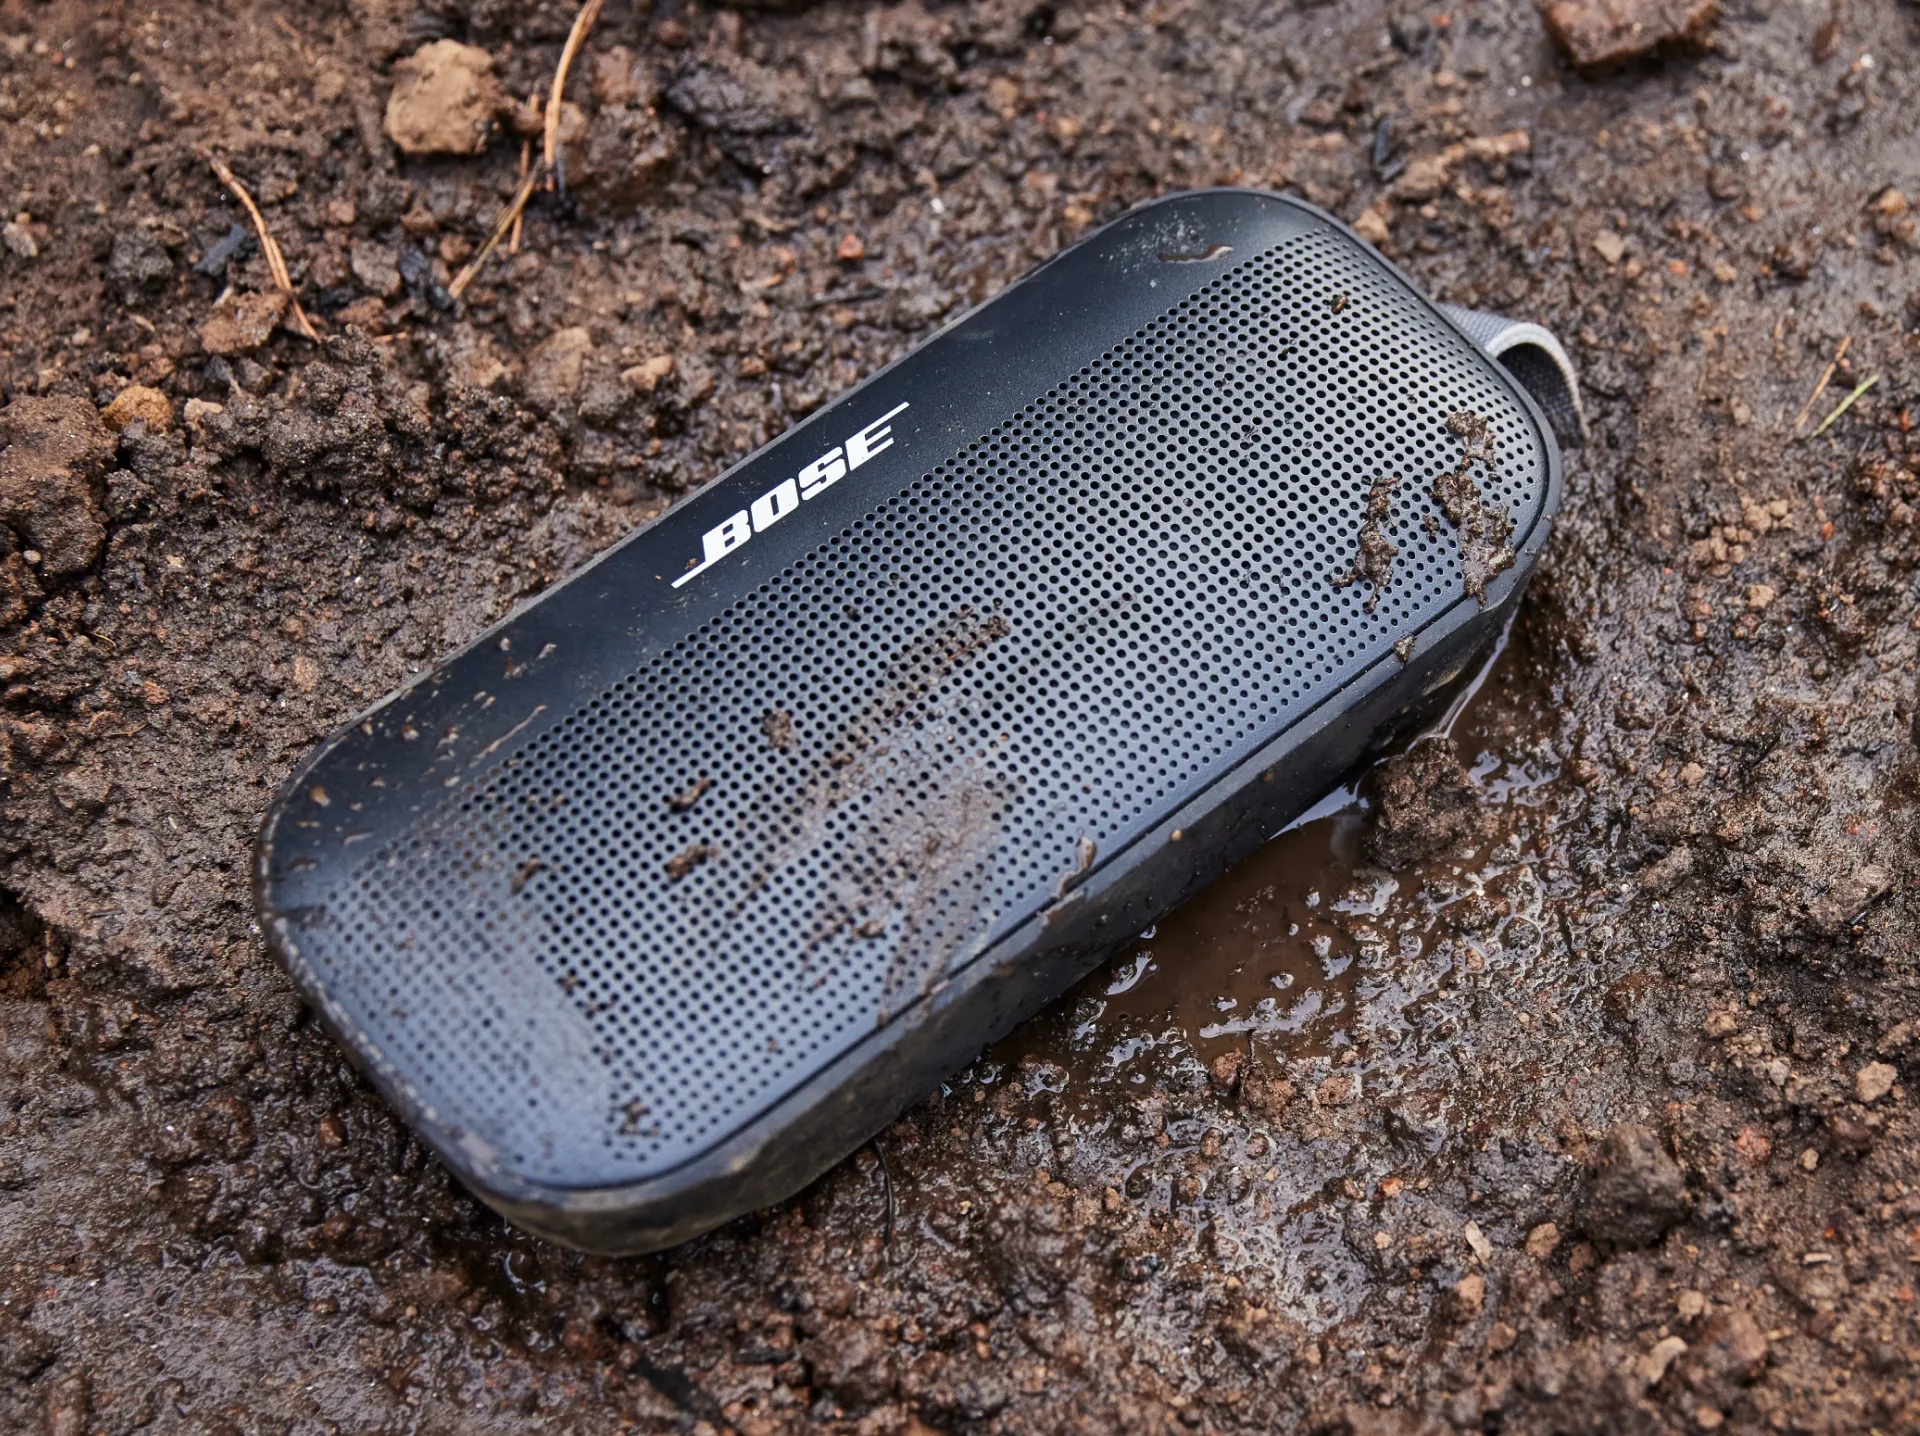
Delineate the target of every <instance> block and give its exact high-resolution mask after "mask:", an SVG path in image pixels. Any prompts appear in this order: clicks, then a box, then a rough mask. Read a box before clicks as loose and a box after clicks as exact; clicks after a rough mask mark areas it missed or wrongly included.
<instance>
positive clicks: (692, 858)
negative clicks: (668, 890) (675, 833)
mask: <svg viewBox="0 0 1920 1436" xmlns="http://www.w3.org/2000/svg"><path fill="white" fill-rule="evenodd" d="M712 856H713V847H712V845H711V844H709V843H689V844H688V845H687V846H686V847H684V848H682V849H681V850H680V851H679V852H677V853H675V854H674V855H673V856H672V857H670V858H668V859H667V880H668V881H669V882H676V883H677V882H679V881H680V879H682V878H684V877H685V876H686V875H687V874H688V873H690V872H692V871H693V870H694V869H695V868H697V867H699V866H700V864H702V863H704V862H706V861H707V860H708V859H709V858H711V857H712Z"/></svg>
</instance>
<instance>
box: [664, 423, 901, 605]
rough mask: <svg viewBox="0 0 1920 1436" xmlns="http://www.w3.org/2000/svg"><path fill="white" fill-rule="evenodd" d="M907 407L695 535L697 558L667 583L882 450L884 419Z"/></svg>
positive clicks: (886, 430) (886, 440)
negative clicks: (698, 545) (690, 565)
mask: <svg viewBox="0 0 1920 1436" xmlns="http://www.w3.org/2000/svg"><path fill="white" fill-rule="evenodd" d="M907 407H908V406H907V405H905V404H900V405H896V406H895V407H894V408H891V409H889V410H887V412H886V413H884V414H882V415H881V416H880V417H879V418H877V419H875V420H874V421H873V422H872V423H871V424H869V425H867V427H866V428H864V429H862V430H860V432H859V433H857V434H854V435H853V436H851V437H850V438H849V439H848V440H847V442H846V444H845V445H844V446H842V445H839V444H836V445H834V447H833V448H831V449H828V450H827V451H826V453H824V454H822V455H821V456H820V457H819V458H817V459H815V460H814V461H813V462H812V463H811V464H808V465H807V466H806V467H805V468H804V469H802V470H801V471H800V473H799V475H798V476H797V477H795V478H791V479H788V480H786V481H785V482H784V483H781V484H779V485H777V486H775V487H774V488H771V489H768V490H767V491H766V492H765V493H764V494H762V495H760V497H759V498H757V499H755V500H754V501H753V503H752V505H751V506H750V507H748V508H744V509H742V510H740V512H739V513H737V514H735V515H734V516H733V517H732V518H730V519H728V520H727V521H726V522H724V523H721V524H716V525H715V526H714V527H712V528H710V529H708V530H707V531H706V533H704V534H702V535H701V536H700V559H699V562H698V563H696V564H695V565H694V566H693V567H692V568H690V569H688V570H687V571H686V572H685V573H683V574H681V575H680V577H678V578H676V579H675V580H674V581H673V586H674V587H675V588H678V587H680V585H681V584H683V583H685V582H686V581H687V580H688V579H690V578H692V577H694V576H695V575H696V574H702V573H705V572H706V571H707V570H708V569H710V568H712V567H713V566H714V565H715V564H716V563H718V562H720V560H721V559H723V558H725V557H726V556H727V555H728V554H730V553H732V552H733V551H734V550H735V549H737V548H740V547H741V546H742V545H744V544H745V543H746V541H747V540H748V539H750V538H752V537H753V536H754V535H755V534H758V533H765V532H766V531H767V530H768V529H770V528H772V527H773V526H774V525H775V524H777V523H779V522H780V520H781V519H783V518H785V517H786V516H787V515H788V514H790V513H792V512H793V511H794V510H795V509H797V508H799V507H800V501H801V500H802V499H817V498H819V497H820V495H822V494H824V493H825V492H826V491H827V490H828V489H830V488H832V487H833V486H834V485H835V484H837V483H838V482H839V481H840V480H841V479H844V478H845V477H846V476H847V475H848V474H850V473H852V472H853V471H854V470H855V469H857V468H859V467H860V466H861V465H862V464H864V463H866V461H867V460H868V459H871V458H872V457H873V456H874V455H875V454H877V453H879V452H880V451H881V450H882V449H890V448H892V447H893V430H892V428H891V427H889V425H890V422H891V421H892V420H893V419H894V418H895V417H896V416H898V415H899V414H901V413H903V412H905V410H906V409H907Z"/></svg>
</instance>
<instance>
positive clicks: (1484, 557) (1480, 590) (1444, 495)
mask: <svg viewBox="0 0 1920 1436" xmlns="http://www.w3.org/2000/svg"><path fill="white" fill-rule="evenodd" d="M1447 432H1448V433H1450V434H1452V435H1453V436H1454V437H1455V438H1456V439H1458V440H1460V446H1461V452H1460V463H1459V465H1458V466H1457V467H1455V468H1453V469H1450V470H1448V471H1447V472H1446V473H1444V474H1441V475H1439V476H1438V477H1437V478H1435V479H1434V481H1433V497H1434V501H1435V502H1436V503H1438V504H1439V505H1440V509H1441V512H1443V513H1444V514H1446V516H1447V522H1448V523H1450V524H1452V525H1453V529H1454V537H1455V539H1456V540H1457V541H1458V543H1459V545H1460V574H1461V579H1462V581H1463V582H1464V584H1465V585H1466V590H1467V593H1468V594H1469V595H1471V596H1472V597H1474V598H1477V599H1479V600H1480V601H1481V602H1482V603H1484V602H1486V598H1487V584H1488V582H1489V581H1490V580H1491V579H1492V578H1493V577H1494V576H1495V575H1496V574H1499V573H1502V572H1504V571H1505V570H1507V569H1509V568H1512V567H1513V560H1514V552H1513V543H1512V540H1513V516H1512V515H1511V514H1510V513H1508V512H1507V510H1506V508H1505V506H1504V505H1502V506H1495V505H1494V504H1492V503H1491V502H1489V501H1488V500H1487V499H1485V498H1483V497H1482V492H1481V486H1482V485H1484V486H1485V488H1486V490H1487V491H1488V492H1492V491H1493V490H1494V487H1495V485H1496V484H1497V483H1498V482H1499V477H1500V475H1499V468H1498V459H1497V455H1496V452H1495V448H1494V439H1493V426H1492V425H1491V424H1490V423H1488V421H1487V420H1486V418H1485V417H1484V416H1483V415H1480V414H1470V413H1460V414H1451V415H1449V416H1448V417H1447ZM1476 466H1477V467H1478V469H1479V474H1480V478H1479V481H1478V482H1476V481H1475V478H1474V470H1475V468H1476Z"/></svg>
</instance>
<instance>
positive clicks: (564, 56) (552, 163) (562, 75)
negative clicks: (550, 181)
mask: <svg viewBox="0 0 1920 1436" xmlns="http://www.w3.org/2000/svg"><path fill="white" fill-rule="evenodd" d="M604 4H606V0H587V3H586V4H584V5H582V6H581V7H580V13H579V14H578V15H576V16H574V17H573V29H571V30H570V31H568V32H567V43H566V47H565V48H564V49H562V50H561V51H560V63H559V65H558V66H556V67H555V68H554V72H553V93H552V94H551V95H550V96H549V97H548V99H547V132H546V139H545V141H544V143H543V144H542V147H541V151H540V154H541V158H542V159H544V160H545V161H546V167H547V172H548V173H549V174H551V175H553V176H554V179H555V182H556V183H557V184H558V186H559V189H560V193H561V194H562V195H564V194H566V192H567V167H566V161H565V160H564V159H562V158H561V156H560V100H561V97H562V96H563V95H564V94H565V93H566V89H567V71H568V70H570V69H572V68H573V57H574V56H575V55H577V54H579V53H580V47H581V45H583V44H585V43H586V38H587V32H588V31H589V30H591V29H592V28H593V22H594V21H595V20H598V19H599V18H600V7H601V6H602V5H604Z"/></svg>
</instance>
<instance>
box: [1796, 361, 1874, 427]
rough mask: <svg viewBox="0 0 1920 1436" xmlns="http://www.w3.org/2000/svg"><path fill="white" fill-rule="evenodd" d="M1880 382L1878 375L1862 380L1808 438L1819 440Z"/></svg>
mask: <svg viewBox="0 0 1920 1436" xmlns="http://www.w3.org/2000/svg"><path fill="white" fill-rule="evenodd" d="M1879 382H1880V376H1879V375H1878V374H1875V375H1874V376H1873V377H1872V378H1871V379H1863V380H1861V381H1860V383H1859V384H1857V385H1855V386H1854V390H1853V392H1852V393H1851V394H1849V395H1847V397H1846V398H1844V399H1842V400H1841V401H1840V404H1839V407H1838V408H1836V409H1835V410H1834V411H1833V412H1832V413H1831V414H1829V415H1827V417H1826V418H1824V419H1822V420H1821V421H1820V427H1819V428H1817V429H1815V430H1814V431H1813V432H1812V433H1811V434H1809V435H1807V437H1808V438H1809V439H1817V438H1819V437H1820V436H1821V435H1822V434H1824V433H1826V432H1827V429H1828V427H1829V426H1830V425H1831V424H1832V423H1833V421H1834V420H1835V419H1837V418H1839V417H1840V416H1841V415H1842V414H1844V413H1846V412H1847V410H1849V409H1851V408H1852V407H1853V401H1854V400H1855V399H1858V398H1859V397H1860V396H1861V395H1862V394H1864V393H1866V392H1867V390H1869V389H1871V388H1872V387H1873V386H1874V385H1875V384H1878V383H1879Z"/></svg>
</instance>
